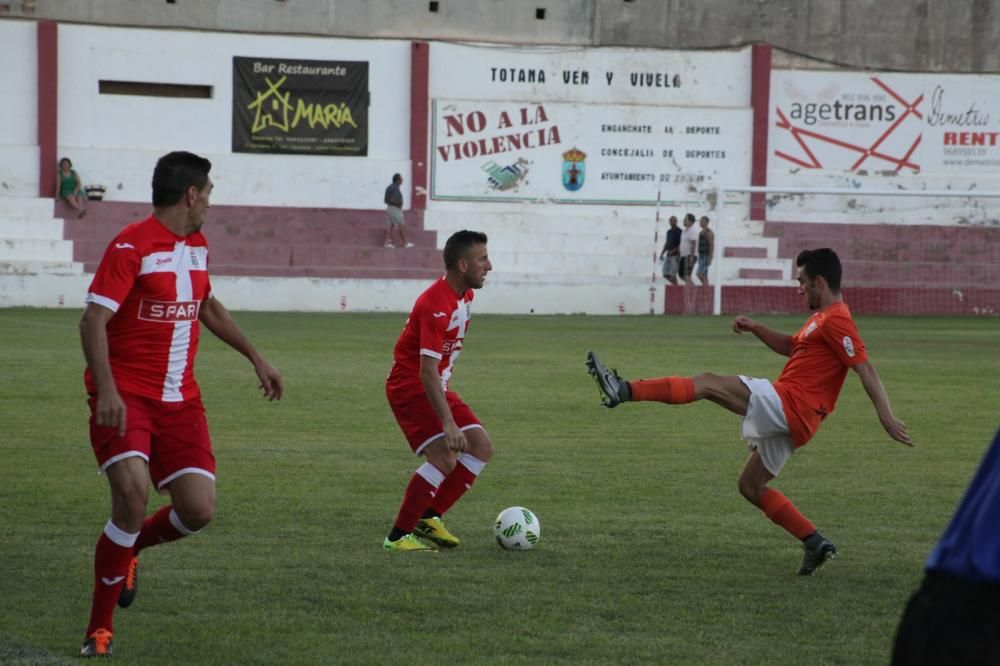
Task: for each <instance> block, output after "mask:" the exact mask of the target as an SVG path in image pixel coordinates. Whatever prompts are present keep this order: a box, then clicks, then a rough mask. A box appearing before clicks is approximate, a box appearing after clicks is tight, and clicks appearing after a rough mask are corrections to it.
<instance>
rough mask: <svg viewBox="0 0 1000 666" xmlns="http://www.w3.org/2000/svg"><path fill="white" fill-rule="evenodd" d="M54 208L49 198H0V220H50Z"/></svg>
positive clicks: (53, 202)
mask: <svg viewBox="0 0 1000 666" xmlns="http://www.w3.org/2000/svg"><path fill="white" fill-rule="evenodd" d="M54 206H55V201H54V200H53V199H52V198H49V197H45V198H42V197H5V196H0V218H30V219H45V220H51V219H52V217H53V216H52V212H53V210H54ZM67 208H68V207H67Z"/></svg>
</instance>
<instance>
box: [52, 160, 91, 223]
mask: <svg viewBox="0 0 1000 666" xmlns="http://www.w3.org/2000/svg"><path fill="white" fill-rule="evenodd" d="M56 192H58V193H59V198H60V199H62V200H63V201H65V202H66V203H67V204H69V207H70V208H72V209H73V210H75V211H76V216H77V217H83V216H84V215H86V214H87V209H86V208H85V207H84V204H83V202H84V201H86V200H87V195H86V193H85V192H84V191H83V185H81V184H80V174H78V173H77V172H76V171H75V170H74V169H73V163H72V162H70V160H69V158H68V157H64V158H62V159H61V160H59V170H58V171H56Z"/></svg>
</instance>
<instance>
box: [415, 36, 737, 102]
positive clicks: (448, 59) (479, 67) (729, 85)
mask: <svg viewBox="0 0 1000 666" xmlns="http://www.w3.org/2000/svg"><path fill="white" fill-rule="evenodd" d="M750 53H751V51H750V49H749V48H742V49H733V50H723V51H665V50H662V49H656V50H654V49H622V48H577V47H535V48H532V47H525V46H519V47H517V48H511V47H504V46H497V45H489V44H481V45H457V44H443V43H434V44H433V46H432V47H431V51H430V82H429V83H430V96H431V97H432V98H439V99H476V100H496V101H505V100H525V101H532V102H580V103H589V104H616V105H626V104H637V105H648V106H661V105H662V106H718V107H747V106H750V79H751V77H750V64H751V63H750V60H751V59H750Z"/></svg>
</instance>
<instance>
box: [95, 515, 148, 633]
mask: <svg viewBox="0 0 1000 666" xmlns="http://www.w3.org/2000/svg"><path fill="white" fill-rule="evenodd" d="M138 536H139V535H138V534H129V533H128V532H125V531H123V530H121V529H119V528H118V526H116V525H115V524H114V523H112V522H111V521H110V520H109V521H108V524H107V525H105V526H104V532H102V533H101V538H99V539H98V540H97V548H96V549H95V551H94V596H93V604H92V605H91V608H90V624H88V625H87V633H86V635H87V636H90V635H91V634H92V633H94V632H95V631H97V630H98V629H101V628H104V629H107V630H108V631H111V632H113V631H114V629H113V627H112V626H111V625H112V617H113V615H114V611H115V604H116V603H118V595H119V594H120V593H121V589H122V584H123V583H124V582H125V574H126V573H127V572H128V564H129V561H131V559H132V553H133V546H134V545H135V541H136V538H137V537H138Z"/></svg>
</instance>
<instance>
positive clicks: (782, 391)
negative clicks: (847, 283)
mask: <svg viewBox="0 0 1000 666" xmlns="http://www.w3.org/2000/svg"><path fill="white" fill-rule="evenodd" d="M866 360H868V354H867V353H866V352H865V344H864V342H862V341H861V338H860V336H859V335H858V329H857V327H856V326H855V325H854V319H852V318H851V311H850V310H849V309H848V307H847V304H845V303H842V302H838V303H834V304H833V305H830V306H828V307H826V308H824V309H823V310H820V311H819V312H816V313H814V314H813V315H812V316H811V317H809V319H808V320H807V321H806V323H805V325H804V326H803V327H802V328H801V329H800V330H799V332H798V333H796V334H795V335H794V336H792V353H791V355H790V357H789V359H788V363H786V364H785V368H784V369H783V370H782V371H781V376H780V377H778V379H777V380H776V381H775V382H774V390H775V391H777V392H778V395H779V396H780V397H781V404H782V405H783V407H784V410H785V418H786V419H787V420H788V429H789V431H790V432H791V435H792V444H794V445H795V447H796V448H798V447H800V446H802V445H803V444H805V443H806V442H808V441H809V440H810V439H812V436H813V435H815V434H816V430H817V429H818V428H819V424H820V421H822V420H823V419H825V418H826V417H827V415H829V414H831V413H832V412H833V410H834V407H836V406H837V397H838V396H839V395H840V389H841V388H842V387H843V386H844V378H845V377H846V376H847V369H848V368H850V367H853V366H855V365H857V364H859V363H863V362H864V361H866Z"/></svg>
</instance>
